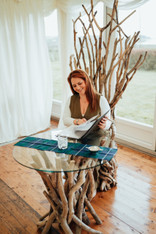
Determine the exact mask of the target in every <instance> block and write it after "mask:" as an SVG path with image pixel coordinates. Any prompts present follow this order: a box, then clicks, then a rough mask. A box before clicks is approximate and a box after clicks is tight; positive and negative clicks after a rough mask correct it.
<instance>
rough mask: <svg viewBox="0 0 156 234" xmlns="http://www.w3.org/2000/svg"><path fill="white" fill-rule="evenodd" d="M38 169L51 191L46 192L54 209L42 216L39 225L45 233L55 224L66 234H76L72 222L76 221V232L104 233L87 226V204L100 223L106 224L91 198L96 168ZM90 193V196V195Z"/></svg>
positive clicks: (93, 191)
mask: <svg viewBox="0 0 156 234" xmlns="http://www.w3.org/2000/svg"><path fill="white" fill-rule="evenodd" d="M37 172H38V173H39V174H40V176H41V178H42V180H43V182H44V184H45V186H46V190H47V191H44V192H43V193H44V195H45V196H46V198H47V200H48V201H49V203H50V211H49V212H48V213H47V214H45V215H44V216H43V217H41V218H40V221H39V222H38V224H37V226H38V228H43V230H42V233H43V234H44V233H48V231H49V229H50V228H51V226H53V227H54V228H57V229H61V230H62V231H63V232H64V233H68V234H70V233H73V232H72V230H71V228H70V224H71V223H74V227H75V231H74V233H75V234H79V233H81V229H83V230H86V231H88V232H89V233H97V234H100V233H102V232H99V231H96V230H94V229H92V228H90V227H89V226H88V225H87V224H89V219H88V217H87V214H86V212H85V207H87V210H88V211H89V212H90V213H91V215H92V216H93V218H94V219H95V221H96V223H97V224H101V223H102V222H101V220H100V218H99V217H98V215H97V214H96V212H95V210H94V209H93V207H92V205H91V203H90V201H89V199H90V200H91V198H92V197H93V196H94V193H95V189H94V188H95V185H94V180H92V179H91V178H92V170H82V171H77V172H66V173H64V174H63V173H45V172H41V171H37ZM88 192H89V197H90V198H88V196H87V193H88Z"/></svg>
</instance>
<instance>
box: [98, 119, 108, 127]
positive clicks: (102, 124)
mask: <svg viewBox="0 0 156 234" xmlns="http://www.w3.org/2000/svg"><path fill="white" fill-rule="evenodd" d="M107 119H108V118H107V117H106V116H105V117H104V118H103V119H101V121H100V123H99V124H98V127H99V128H101V129H105V127H106V122H107Z"/></svg>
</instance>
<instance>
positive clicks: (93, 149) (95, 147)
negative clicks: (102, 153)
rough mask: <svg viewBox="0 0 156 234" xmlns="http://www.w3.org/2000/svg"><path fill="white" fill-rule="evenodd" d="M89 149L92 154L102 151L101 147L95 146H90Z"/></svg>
mask: <svg viewBox="0 0 156 234" xmlns="http://www.w3.org/2000/svg"><path fill="white" fill-rule="evenodd" d="M87 149H89V150H90V151H92V152H97V151H99V150H102V149H101V148H100V147H99V146H95V145H93V146H89V147H87Z"/></svg>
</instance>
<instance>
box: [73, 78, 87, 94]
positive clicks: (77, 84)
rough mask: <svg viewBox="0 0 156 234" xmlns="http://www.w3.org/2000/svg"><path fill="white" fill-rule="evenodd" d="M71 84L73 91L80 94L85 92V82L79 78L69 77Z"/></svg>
mask: <svg viewBox="0 0 156 234" xmlns="http://www.w3.org/2000/svg"><path fill="white" fill-rule="evenodd" d="M71 84H72V87H73V89H74V90H75V92H77V93H79V94H80V95H83V94H85V92H86V83H85V81H84V80H83V79H81V78H71Z"/></svg>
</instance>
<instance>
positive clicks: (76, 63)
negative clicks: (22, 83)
mask: <svg viewBox="0 0 156 234" xmlns="http://www.w3.org/2000/svg"><path fill="white" fill-rule="evenodd" d="M82 7H83V9H84V11H85V13H86V15H87V16H88V22H89V26H86V24H85V22H84V21H83V20H82V17H81V14H80V15H79V16H78V17H77V19H76V20H74V21H73V33H74V50H75V56H74V55H71V56H70V69H71V70H73V67H74V68H75V69H77V68H80V69H84V70H85V71H86V72H87V73H88V74H89V77H90V79H91V81H92V83H93V84H94V86H95V88H96V90H98V91H99V92H100V93H103V92H104V94H105V97H106V98H107V100H108V102H109V104H110V107H111V110H112V116H113V118H115V115H114V108H115V105H116V104H117V102H118V101H119V100H120V98H121V97H122V94H123V92H124V91H125V90H126V88H127V85H128V83H129V82H130V81H131V80H132V78H133V77H134V74H135V73H136V71H137V70H138V68H139V67H140V66H141V65H142V64H143V62H144V60H145V58H146V55H147V53H145V54H144V55H140V57H139V58H138V60H137V61H136V63H135V65H134V66H133V68H131V69H130V70H129V62H130V56H131V52H132V50H133V48H134V46H135V44H136V43H137V42H138V40H139V33H140V32H135V33H134V35H133V36H127V35H126V34H125V33H124V31H123V30H122V28H121V25H122V24H123V22H125V20H127V19H128V18H129V17H130V16H131V15H132V14H133V13H134V12H135V11H133V12H132V13H131V14H130V15H128V16H127V17H126V18H125V19H124V20H122V21H121V22H119V20H118V10H117V7H118V0H114V4H113V9H112V13H111V14H108V16H109V17H110V20H109V22H108V23H107V25H106V26H104V27H100V26H99V24H98V22H97V20H96V14H97V12H94V6H93V0H91V10H90V11H89V12H88V11H87V9H86V8H85V6H84V5H82ZM78 21H79V22H80V23H81V25H82V29H83V37H82V38H81V37H79V38H77V32H76V24H77V23H78ZM95 28H96V30H98V31H99V34H98V35H97V34H96V33H95ZM115 31H116V39H115V41H114V45H113V48H112V47H111V46H112V44H111V39H112V35H113V33H114V32H115ZM91 35H92V36H91ZM103 39H105V40H103ZM77 41H78V42H79V45H78V44H77ZM78 48H79V49H78ZM110 51H112V54H111V55H110ZM110 56H111V59H110ZM109 61H110V62H109ZM114 75H115V77H116V79H115V80H116V83H115V88H114V90H113V92H114V94H113V95H112V89H113V86H112V80H113V76H114Z"/></svg>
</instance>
